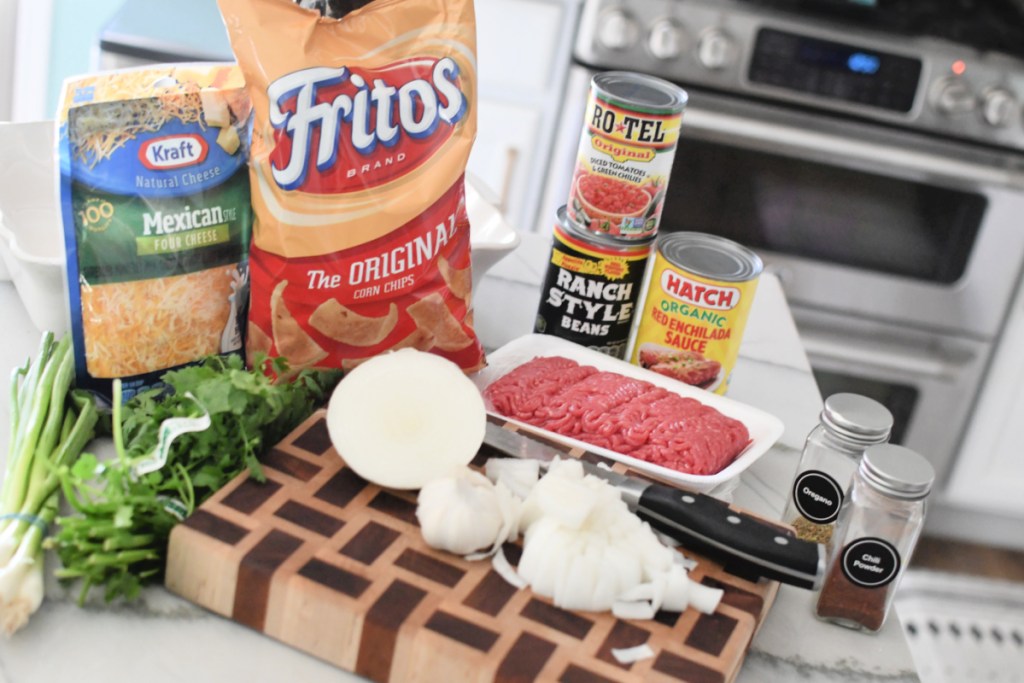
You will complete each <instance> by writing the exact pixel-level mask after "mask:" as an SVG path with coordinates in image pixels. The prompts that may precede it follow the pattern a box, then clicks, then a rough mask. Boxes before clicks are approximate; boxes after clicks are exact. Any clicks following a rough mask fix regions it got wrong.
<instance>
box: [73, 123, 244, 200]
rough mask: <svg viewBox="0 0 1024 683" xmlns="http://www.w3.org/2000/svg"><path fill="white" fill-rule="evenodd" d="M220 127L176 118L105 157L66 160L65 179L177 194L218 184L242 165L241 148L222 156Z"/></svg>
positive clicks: (114, 189) (119, 190) (124, 191)
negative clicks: (68, 168)
mask: <svg viewBox="0 0 1024 683" xmlns="http://www.w3.org/2000/svg"><path fill="white" fill-rule="evenodd" d="M219 134H220V128H215V127H209V126H208V127H207V128H206V129H205V130H199V126H198V125H196V124H194V123H191V124H184V123H181V122H180V121H169V122H167V123H164V124H163V126H162V127H161V129H160V131H159V132H157V133H141V134H139V135H138V136H136V137H135V138H134V139H132V140H128V141H127V142H125V143H124V145H123V146H121V147H120V148H119V149H117V150H116V151H115V152H114V153H113V154H112V155H111V156H110V158H109V159H104V160H101V161H99V162H98V163H96V164H95V165H90V164H88V163H80V162H79V161H78V160H76V161H74V162H73V163H72V169H71V177H72V179H73V180H74V181H75V182H79V183H83V184H84V185H87V186H89V187H92V188H94V189H98V190H102V191H104V192H109V193H112V194H120V195H143V196H147V197H156V198H161V197H181V196H184V195H190V194H195V193H197V192H203V191H205V190H208V189H210V188H213V187H217V186H218V185H222V184H223V183H224V182H225V181H226V180H227V179H228V178H230V177H231V176H233V175H234V173H235V171H237V170H238V169H239V168H241V167H242V166H243V165H245V159H246V154H245V153H244V150H242V149H241V148H240V149H238V150H236V151H235V153H234V154H228V153H227V151H225V150H224V148H223V147H221V146H220V145H219V144H217V136H218V135H219Z"/></svg>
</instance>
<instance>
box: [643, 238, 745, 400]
mask: <svg viewBox="0 0 1024 683" xmlns="http://www.w3.org/2000/svg"><path fill="white" fill-rule="evenodd" d="M763 267H764V265H763V263H762V262H761V259H760V257H759V256H758V255H757V254H755V253H754V252H752V251H751V250H749V249H747V248H746V247H743V246H740V245H739V244H736V243H735V242H732V241H730V240H727V239H725V238H723V237H717V236H715V235H706V234H702V233H697V232H673V233H666V234H663V235H661V236H660V237H659V238H658V244H657V250H656V253H655V256H654V262H653V264H652V265H651V272H650V276H649V279H648V282H647V290H646V296H645V298H644V301H643V304H642V308H641V309H640V313H639V315H638V322H637V328H636V333H635V335H634V337H633V340H632V344H631V346H630V360H631V361H632V362H633V363H635V364H637V365H640V366H642V367H645V368H648V369H649V370H653V371H655V372H659V373H661V374H663V375H667V376H669V377H674V378H675V379H678V380H681V381H683V382H686V383H687V384H692V385H695V386H699V387H702V388H705V389H708V390H710V391H714V392H716V393H719V394H724V393H725V391H726V389H727V388H728V386H729V378H730V375H731V374H732V369H733V367H734V366H735V365H736V357H737V356H738V355H739V349H740V341H741V340H742V339H743V329H744V327H746V324H747V316H748V314H749V313H750V306H751V304H752V303H753V300H754V291H755V290H756V288H757V280H758V277H759V276H760V274H761V270H762V269H763Z"/></svg>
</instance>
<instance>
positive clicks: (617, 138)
mask: <svg viewBox="0 0 1024 683" xmlns="http://www.w3.org/2000/svg"><path fill="white" fill-rule="evenodd" d="M686 100H687V95H686V91H685V90H683V89H682V88H680V87H678V86H676V85H673V84H672V83H669V82H668V81H663V80H661V79H660V78H653V77H651V76H646V75H643V74H637V73H631V72H628V71H608V72H605V73H599V74H597V75H595V76H594V78H593V80H592V81H591V87H590V98H589V99H588V101H587V113H586V118H585V119H584V125H583V132H582V134H581V135H580V145H579V151H578V153H577V156H576V170H575V171H574V172H573V177H572V188H571V190H570V192H569V203H568V214H569V219H570V220H572V221H575V222H576V223H578V224H579V225H582V226H584V227H586V228H587V229H589V230H591V231H593V232H599V233H604V234H607V235H612V236H614V237H623V238H630V239H646V238H648V237H650V236H652V235H654V233H655V232H656V231H657V230H658V223H659V222H660V221H661V208H662V205H663V204H664V203H665V186H666V185H667V184H668V178H669V175H670V174H671V173H672V160H673V158H674V157H675V153H676V142H677V140H678V139H679V126H680V123H681V121H682V117H683V108H684V107H685V106H686Z"/></svg>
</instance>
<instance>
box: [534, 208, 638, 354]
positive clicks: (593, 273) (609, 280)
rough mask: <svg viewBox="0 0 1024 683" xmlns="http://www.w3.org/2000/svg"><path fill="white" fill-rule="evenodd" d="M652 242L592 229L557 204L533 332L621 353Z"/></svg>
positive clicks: (625, 345)
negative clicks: (546, 267) (578, 221)
mask: <svg viewBox="0 0 1024 683" xmlns="http://www.w3.org/2000/svg"><path fill="white" fill-rule="evenodd" d="M653 246H654V238H653V237H648V238H647V239H641V240H636V239H632V240H626V239H622V238H619V237H613V236H610V235H599V234H594V233H592V232H590V231H588V230H585V229H584V228H583V227H581V226H579V225H576V224H575V223H573V222H572V221H571V220H569V219H568V217H567V215H566V208H565V207H564V206H563V207H561V208H560V209H559V210H558V213H557V221H556V223H555V227H554V238H553V240H552V246H551V258H550V260H549V262H548V272H547V276H546V277H545V279H544V286H543V288H542V290H541V299H540V306H539V308H538V311H537V320H536V324H535V325H534V332H538V333H541V334H551V335H554V336H557V337H562V338H563V339H568V340H569V341H572V342H575V343H577V344H580V345H582V346H587V347H589V348H592V349H595V350H597V351H601V352H602V353H606V354H608V355H609V356H613V357H615V358H624V357H625V354H626V347H627V345H628V344H629V335H630V331H631V329H632V327H633V316H634V313H635V312H636V306H637V303H638V302H639V299H640V292H641V290H642V289H643V281H644V274H645V272H646V268H647V262H648V258H649V257H650V255H651V250H652V248H653Z"/></svg>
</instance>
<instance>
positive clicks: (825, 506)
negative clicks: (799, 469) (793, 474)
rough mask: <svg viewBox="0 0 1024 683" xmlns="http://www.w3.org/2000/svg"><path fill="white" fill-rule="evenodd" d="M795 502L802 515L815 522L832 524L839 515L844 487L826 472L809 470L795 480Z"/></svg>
mask: <svg viewBox="0 0 1024 683" xmlns="http://www.w3.org/2000/svg"><path fill="white" fill-rule="evenodd" d="M793 503H794V504H796V509H797V510H799V511H800V514H801V515H803V516H804V517H805V518H806V519H808V520H810V521H812V522H814V523H815V524H831V523H832V522H834V521H835V519H836V517H838V516H839V507H840V506H841V505H842V503H843V489H842V487H841V486H839V483H838V482H837V481H836V480H835V479H833V478H832V477H830V476H829V475H827V474H825V473H824V472H820V471H818V470H807V471H806V472H803V473H801V474H800V475H799V476H798V477H797V478H796V481H794V482H793Z"/></svg>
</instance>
